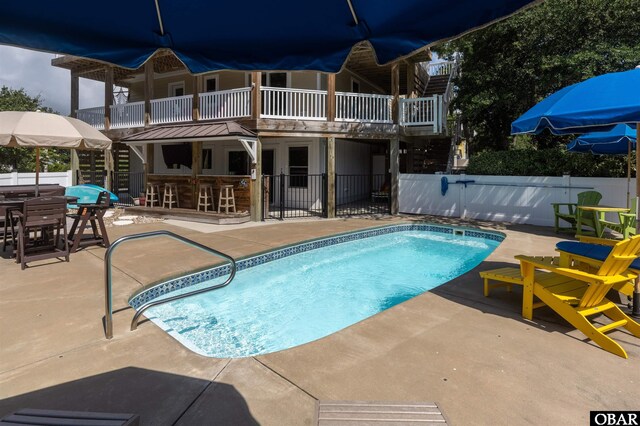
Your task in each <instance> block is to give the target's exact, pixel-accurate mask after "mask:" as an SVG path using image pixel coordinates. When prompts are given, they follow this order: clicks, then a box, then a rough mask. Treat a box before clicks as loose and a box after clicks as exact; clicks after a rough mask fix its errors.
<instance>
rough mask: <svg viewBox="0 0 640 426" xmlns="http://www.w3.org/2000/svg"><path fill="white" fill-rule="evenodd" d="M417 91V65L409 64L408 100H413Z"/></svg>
mask: <svg viewBox="0 0 640 426" xmlns="http://www.w3.org/2000/svg"><path fill="white" fill-rule="evenodd" d="M415 91H416V64H414V63H413V62H409V63H407V98H412V97H413V96H414V95H415Z"/></svg>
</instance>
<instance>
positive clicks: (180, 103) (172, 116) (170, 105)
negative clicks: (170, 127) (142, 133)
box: [150, 95, 193, 124]
mask: <svg viewBox="0 0 640 426" xmlns="http://www.w3.org/2000/svg"><path fill="white" fill-rule="evenodd" d="M191 120H193V95H184V96H173V97H171V98H164V99H153V100H152V101H151V123H150V124H166V123H180V122H183V121H191Z"/></svg>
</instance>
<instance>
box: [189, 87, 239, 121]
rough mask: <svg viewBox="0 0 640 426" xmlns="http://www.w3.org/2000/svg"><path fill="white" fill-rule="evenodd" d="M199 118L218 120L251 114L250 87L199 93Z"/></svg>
mask: <svg viewBox="0 0 640 426" xmlns="http://www.w3.org/2000/svg"><path fill="white" fill-rule="evenodd" d="M199 96H200V119H201V120H219V119H225V118H237V117H248V116H250V115H251V87H243V88H241V89H232V90H221V91H219V92H207V93H200V95H199Z"/></svg>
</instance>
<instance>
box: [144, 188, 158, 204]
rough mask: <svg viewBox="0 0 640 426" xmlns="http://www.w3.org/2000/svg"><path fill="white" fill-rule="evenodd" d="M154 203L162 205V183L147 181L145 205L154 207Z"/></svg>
mask: <svg viewBox="0 0 640 426" xmlns="http://www.w3.org/2000/svg"><path fill="white" fill-rule="evenodd" d="M154 203H158V207H160V185H158V184H157V183H147V193H146V194H145V200H144V206H145V207H153V204H154Z"/></svg>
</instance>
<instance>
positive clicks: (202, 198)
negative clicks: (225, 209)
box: [196, 183, 213, 212]
mask: <svg viewBox="0 0 640 426" xmlns="http://www.w3.org/2000/svg"><path fill="white" fill-rule="evenodd" d="M201 206H202V207H204V211H205V212H206V211H207V207H210V208H211V210H213V186H211V184H210V183H201V184H200V190H199V195H198V206H197V207H196V210H200V207H201Z"/></svg>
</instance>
